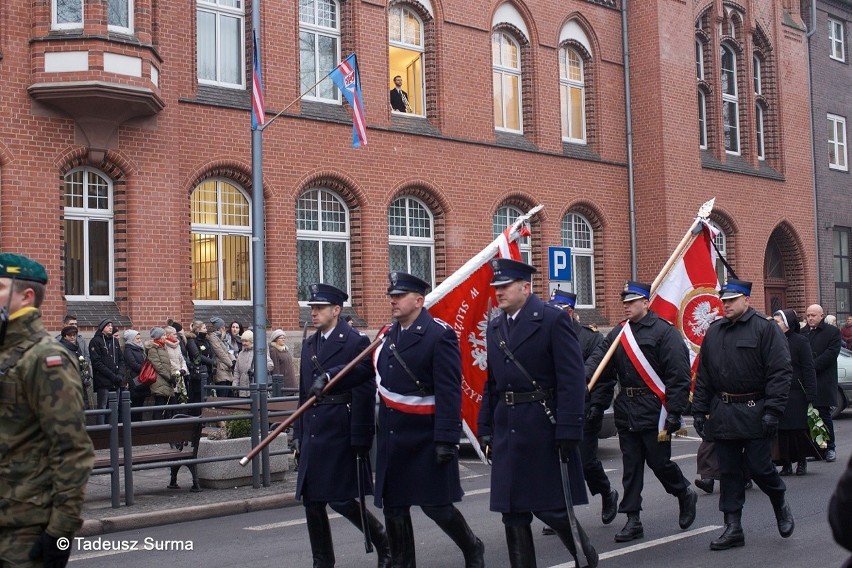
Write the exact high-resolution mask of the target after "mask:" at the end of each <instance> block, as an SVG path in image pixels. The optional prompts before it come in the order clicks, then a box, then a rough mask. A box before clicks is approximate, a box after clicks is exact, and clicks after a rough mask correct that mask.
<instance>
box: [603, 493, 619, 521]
mask: <svg viewBox="0 0 852 568" xmlns="http://www.w3.org/2000/svg"><path fill="white" fill-rule="evenodd" d="M601 498H602V500H603V503H601V522H602V523H603V524H605V525H608V524H610V523H611V522H612V521H613V520H614V519H615V516H616V515H617V514H618V491H616V490H615V488H614V487H610V488H609V491H608V492H607V493H606V494H604V495H601Z"/></svg>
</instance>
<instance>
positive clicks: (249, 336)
mask: <svg viewBox="0 0 852 568" xmlns="http://www.w3.org/2000/svg"><path fill="white" fill-rule="evenodd" d="M240 340H241V341H248V342H249V343H254V332H252V330H250V329H247V330H245V331H244V332H243V334H242V335H241V336H240Z"/></svg>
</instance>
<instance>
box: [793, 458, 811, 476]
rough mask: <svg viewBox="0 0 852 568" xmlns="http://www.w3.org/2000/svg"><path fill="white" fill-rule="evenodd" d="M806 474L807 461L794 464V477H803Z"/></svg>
mask: <svg viewBox="0 0 852 568" xmlns="http://www.w3.org/2000/svg"><path fill="white" fill-rule="evenodd" d="M806 473H808V460H799V463H797V464H796V475H805V474H806Z"/></svg>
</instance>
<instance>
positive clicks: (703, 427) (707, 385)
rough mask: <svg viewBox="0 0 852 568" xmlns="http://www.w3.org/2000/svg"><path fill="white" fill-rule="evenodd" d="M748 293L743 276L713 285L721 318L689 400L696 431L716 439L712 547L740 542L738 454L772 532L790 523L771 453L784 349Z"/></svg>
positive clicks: (781, 399)
mask: <svg viewBox="0 0 852 568" xmlns="http://www.w3.org/2000/svg"><path fill="white" fill-rule="evenodd" d="M750 296H751V282H746V281H744V280H734V279H730V280H728V282H727V283H725V285H724V286H723V287H722V289H721V290H719V297H720V298H721V300H722V305H723V307H724V312H725V317H724V318H720V319H717V320H716V321H715V322H713V323H712V324H711V325H710V327H709V328H708V329H707V333H706V334H705V336H704V342H703V343H702V345H701V357H700V360H699V364H698V375H697V377H696V380H695V393H694V396H693V399H692V408H693V415H694V417H693V425H694V426H695V431H696V432H698V435H699V436H701V437H702V438H703V439H705V440H713V441H715V442H716V453H717V455H718V457H719V471H720V473H721V479H720V483H719V486H720V491H719V510H720V511H722V513H723V514H724V516H725V530H724V532H723V533H722V534H721V535H720V536H719V538H717V539H715V540H714V541H712V542H711V543H710V549H711V550H726V549H728V548H734V547H737V546H743V545H745V536H744V535H743V528H742V522H741V521H742V509H743V505H744V504H745V479H744V476H743V467H742V461H743V460H745V461H746V462H747V464H748V471H750V472H751V477H752V480H754V483H756V484H757V486H758V487H760V489H761V491H763V492H764V493H766V495H767V496H768V497H769V500H770V501H771V502H772V508H773V510H774V511H775V519H776V521H777V523H778V532H779V533H780V534H781V536H782V537H783V538H787V537H789V536H790V535H791V534H793V528H794V521H793V513H792V511H791V510H790V506H789V504H788V503H787V500H786V499H785V494H786V490H787V488H786V486H785V485H784V480H782V479H781V477H779V475H778V471H777V470H776V469H775V466H774V465H773V464H772V455H771V440H772V437H773V436H774V435H775V434H776V433H777V432H778V423H779V422H780V419H781V416H782V415H783V414H784V407H785V406H786V404H787V395H788V393H789V392H790V380H791V378H792V375H793V370H792V367H791V364H790V349H789V347H788V345H787V340H786V339H785V338H784V335H783V334H782V333H781V330H780V328H779V327H778V326H777V325H776V324H775V323H774V322H771V321H768V320H767V319H766V316H765V315H763V314H760V313H758V312H756V311H755V310H754V308H752V307H750V306H749V302H750Z"/></svg>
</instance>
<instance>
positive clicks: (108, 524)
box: [77, 467, 299, 536]
mask: <svg viewBox="0 0 852 568" xmlns="http://www.w3.org/2000/svg"><path fill="white" fill-rule="evenodd" d="M248 471H249V472H250V471H251V470H250V468H249V469H248ZM169 475H170V470H169V468H167V467H166V468H158V469H148V470H142V471H134V472H133V490H134V491H133V494H134V504H133V505H131V506H129V507H128V506H126V505H124V470H123V468H122V474H121V506H120V507H119V508H117V509H113V508H112V500H111V497H110V476H109V475H93V476H91V477H90V478H89V483H88V485H86V500H85V502H84V503H83V513H82V516H83V519H84V521H83V528H82V529H80V531H79V532H78V533H77V536H94V535H99V534H107V533H114V532H119V531H126V530H133V529H140V528H145V527H152V526H158V525H167V524H171V523H178V522H184V521H193V520H198V519H208V518H213V517H220V516H224V515H235V514H239V513H250V512H252V511H262V510H265V509H273V508H277V507H289V506H292V505H296V504H298V503H299V501H297V500H296V499H295V490H296V475H297V474H296V472H295V471H293V470H292V468H290V471H288V472H287V473H286V474H285V476H284V480H283V481H277V482H275V481H274V482H272V483H271V484H270V486H269V487H263V485H262V484H261V487H260V488H258V489H254V488H253V487H252V486H251V485H248V486H244V487H233V488H228V489H204V490H203V491H201V492H199V493H192V492H190V490H189V488H190V487H192V476H191V475H190V473H189V469H187V468H186V467H182V468H180V472H179V473H178V485H180V489H167V488H166V486H167V485H168V484H169Z"/></svg>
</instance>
